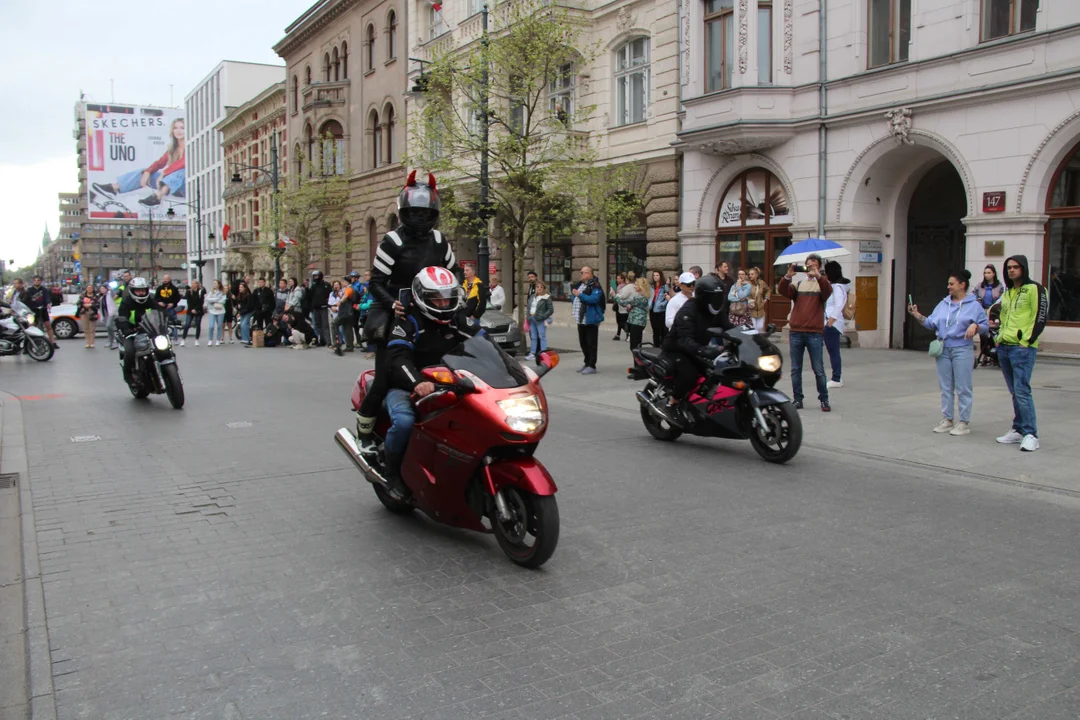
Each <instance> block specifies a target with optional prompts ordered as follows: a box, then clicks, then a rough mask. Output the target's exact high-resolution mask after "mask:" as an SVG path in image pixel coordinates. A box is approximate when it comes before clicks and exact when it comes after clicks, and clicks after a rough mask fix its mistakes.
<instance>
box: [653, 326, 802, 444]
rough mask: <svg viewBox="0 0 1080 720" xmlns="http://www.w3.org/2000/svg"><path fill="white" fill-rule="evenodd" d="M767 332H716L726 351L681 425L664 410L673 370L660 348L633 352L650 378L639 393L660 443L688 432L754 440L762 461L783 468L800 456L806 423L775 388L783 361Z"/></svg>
mask: <svg viewBox="0 0 1080 720" xmlns="http://www.w3.org/2000/svg"><path fill="white" fill-rule="evenodd" d="M775 331H776V328H775V326H772V325H770V326H769V330H768V332H767V333H764V334H762V333H759V332H758V331H756V330H749V329H746V328H736V329H732V330H721V329H719V328H714V329H712V330H709V334H710V335H711V336H713V337H715V338H717V339H718V340H719V341H720V342H721V343H722V347H723V352H722V353H721V354H720V355H719V356H718V357H717V358H716V360H715V361H714V362H713V364H712V365H711V366H710V367H709V368H708V369H707V370H706V371H705V373H704V375H703V376H702V377H700V378H699V379H698V382H697V385H696V387H695V388H694V390H692V391H691V392H690V393H689V394H688V395H687V397H686V399H685V400H684V401H683V402H682V403H681V404H680V411H681V412H680V416H681V418H682V419H683V420H684V422H682V423H680V424H679V425H676V424H674V423H673V422H672V421H671V420H669V419H668V417H667V415H666V414H665V413H664V412H663V411H662V410H661V408H662V407H663V406H664V405H666V404H667V402H668V399H669V398H670V397H671V387H670V382H671V380H673V379H674V375H673V373H672V368H671V367H670V366H669V364H668V361H667V359H666V358H664V357H663V355H662V352H661V350H660V349H659V348H655V347H642V348H639V349H638V350H635V351H634V356H635V359H636V366H638V367H640V368H641V369H642V370H643V371H644V372H645V373H647V374H648V377H649V382H648V384H646V386H645V389H644V390H642V391H640V392H638V393H637V398H638V401H639V402H640V403H641V420H642V422H643V423H645V428H646V429H647V430H648V431H649V433H650V434H651V435H652V436H653V437H654V438H656V439H657V440H665V441H669V442H670V441H673V440H676V439H677V438H678V437H679V436H680V435H682V434H683V433H689V434H691V435H700V436H702V437H718V438H728V439H731V440H747V439H749V440H750V444H751V445H753V446H754V450H756V451H757V453H758V455H760V456H761V457H762V458H763V459H765V460H766V461H768V462H771V463H784V462H787V461H788V460H790V459H791V458H793V457H795V454H796V453H798V452H799V446H800V445H802V422H801V421H800V420H799V413H798V411H796V410H795V406H794V405H793V404H792V402H791V399H790V398H788V396H787V395H785V394H784V393H783V392H781V391H779V390H777V389H776V388H775V385H776V383H777V382H778V381H779V380H780V375H781V372H780V370H781V368H782V367H783V359H782V357H781V355H780V349H779V348H777V347H776V345H774V344H773V343H772V342H770V341H769V335H771V334H772V333H774V332H775Z"/></svg>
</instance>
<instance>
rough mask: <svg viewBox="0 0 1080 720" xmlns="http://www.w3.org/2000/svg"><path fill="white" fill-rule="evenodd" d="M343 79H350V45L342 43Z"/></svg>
mask: <svg viewBox="0 0 1080 720" xmlns="http://www.w3.org/2000/svg"><path fill="white" fill-rule="evenodd" d="M341 79H342V80H348V79H349V43H346V42H343V43H341Z"/></svg>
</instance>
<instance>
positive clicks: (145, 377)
mask: <svg viewBox="0 0 1080 720" xmlns="http://www.w3.org/2000/svg"><path fill="white" fill-rule="evenodd" d="M123 368H124V344H123V343H120V369H121V372H123ZM132 373H133V374H134V375H135V377H136V378H138V379H139V380H140V382H139V383H129V384H128V389H129V390H130V391H131V394H132V395H134V396H135V397H136V398H138V399H139V400H142V399H143V398H145V397H147V396H148V395H150V394H151V393H153V394H154V395H162V394H164V395H166V396H167V397H168V398H169V403H171V404H172V406H173V407H174V408H176V409H177V410H179V409H180V408H182V407H184V381H183V379H181V377H180V368H179V367H178V366H177V364H176V355H175V354H174V353H173V349H172V344H171V343H170V342H169V338H168V337H166V336H165V335H162V334H161V333H159V332H158V330H157V328H156V327H154V324H153V323H152V322H150V319H149V318H147V317H143V319H142V320H140V321H139V324H138V326H136V328H135V368H134V369H133V370H132Z"/></svg>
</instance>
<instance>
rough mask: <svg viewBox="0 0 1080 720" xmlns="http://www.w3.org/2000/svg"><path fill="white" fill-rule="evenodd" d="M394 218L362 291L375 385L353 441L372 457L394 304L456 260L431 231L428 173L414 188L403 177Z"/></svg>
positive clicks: (432, 196) (434, 195) (434, 198)
mask: <svg viewBox="0 0 1080 720" xmlns="http://www.w3.org/2000/svg"><path fill="white" fill-rule="evenodd" d="M397 206H398V218H399V219H400V220H401V225H400V226H399V227H398V228H397V229H396V230H391V231H390V232H388V233H386V235H384V236H383V238H382V241H381V242H380V243H379V247H378V249H377V250H376V251H375V257H374V258H372V269H371V282H370V283H369V285H368V288H369V290H370V292H371V296H372V299H373V300H374V304H373V305H372V307H371V309H370V310H369V311H368V317H367V320H366V321H365V323H364V333H365V335H366V336H367V339H368V340H369V341H371V340H374V341H375V343H376V346H375V381H374V383H373V384H372V387H371V388H370V389H369V390H368V393H367V396H366V397H365V398H364V402H363V404H362V405H361V407H360V410H359V412H358V413H357V423H356V427H357V440H358V443H359V447H360V450H361V451H362V452H365V453H373V452H375V442H374V440H373V438H372V436H371V433H372V432H373V431H374V429H375V417H376V415H378V412H379V409H380V408H381V407H382V403H383V400H385V399H386V393H387V390H388V389H389V385H388V382H389V381H388V374H389V369H388V367H387V366H386V356H387V352H386V346H387V342H388V340H389V336H390V332H391V330H392V329H393V328H392V327H391V325H392V323H393V322H394V318H395V317H396V316H401V315H403V314H404V313H405V308H404V307H403V306H402V304H401V303H400V302H398V294H399V293H400V291H401V290H403V289H407V288H409V287H410V286H411V285H412V283H413V280H414V279H415V278H416V275H417V273H419V272H420V270H422V269H424V268H427V267H441V268H445V269H446V270H448V271H450V272H451V273H452V272H453V271H454V270H455V269H456V268H457V258H456V257H455V256H454V251H453V249H451V247H450V242H449V241H448V240H446V238H444V237H443V235H442V233H441V232H439V231H438V230H436V229H435V223H436V222H437V221H438V219H439V207H440V203H439V192H438V190H437V189H436V187H435V176H434V175H432V174H430V173H428V180H427V182H426V183H423V182H418V181H417V179H416V171H415V170H413V171H412V172H411V173H409V177H408V180H407V181H406V183H405V187H404V188H403V189H402V191H401V192H400V193H399V194H398V199H397Z"/></svg>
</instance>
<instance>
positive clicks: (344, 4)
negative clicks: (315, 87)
mask: <svg viewBox="0 0 1080 720" xmlns="http://www.w3.org/2000/svg"><path fill="white" fill-rule="evenodd" d="M360 2H362V0H322V2H319V3H316V4H315V5H313V6H312V7H311V8H310V9H308V11H307V12H306V13H304V14H303V15H301V16H300V17H299V18H297V19H296V20H295V21H294V22H293V23H292V24H291V25H289V26H288V27H287V28H285V37H283V38H282V39H281V40H279V41H278V42H277V44H276V45H274V47H273V50H274V52H276V53H277V54H278V56H279V57H281V58H285V57H286V55H288V54H289V53H291V52H292V51H294V50H296V49H297V48H299V47H300V46H302V45H303V44H304V43H305V42H307V41H308V40H309V39H310V38H311V36H312V35H314V34H315V33H317V32H318V31H320V30H322V29H323V28H325V27H326V26H327V25H329V24H330V23H331V22H333V21H334V20H336V19H338V18H339V17H341V16H342V15H343V14H344V13H345V12H346V11H347V10H349V9H350V8H352V7H353V6H354V5H357V4H359V3H360Z"/></svg>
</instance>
